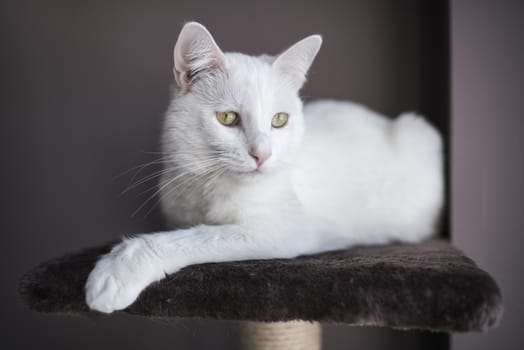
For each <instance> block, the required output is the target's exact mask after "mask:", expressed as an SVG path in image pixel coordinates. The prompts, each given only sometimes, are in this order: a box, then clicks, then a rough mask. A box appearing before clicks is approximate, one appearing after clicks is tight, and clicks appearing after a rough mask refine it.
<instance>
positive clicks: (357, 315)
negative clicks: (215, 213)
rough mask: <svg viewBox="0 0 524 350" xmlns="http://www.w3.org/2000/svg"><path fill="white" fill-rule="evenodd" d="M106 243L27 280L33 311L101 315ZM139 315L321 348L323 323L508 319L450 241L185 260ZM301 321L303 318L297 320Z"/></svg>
mask: <svg viewBox="0 0 524 350" xmlns="http://www.w3.org/2000/svg"><path fill="white" fill-rule="evenodd" d="M111 247H112V245H110V244H108V245H105V246H101V247H98V248H92V249H85V250H83V251H80V252H77V253H74V254H69V255H65V256H63V257H60V258H57V259H53V260H50V261H47V262H44V263H42V264H40V265H38V266H36V267H34V268H33V269H31V270H29V271H28V272H27V273H26V274H25V275H24V276H22V278H21V280H20V285H19V293H20V295H21V297H22V298H23V300H24V301H25V303H26V304H27V305H28V306H29V307H30V308H31V309H33V310H35V311H39V312H46V313H58V314H63V315H95V314H97V313H96V312H94V311H92V310H90V309H89V308H88V307H87V305H86V304H85V295H84V285H85V282H86V279H87V276H88V275H89V273H90V271H91V270H92V269H93V266H94V264H95V263H96V261H97V259H98V258H99V256H100V255H102V254H105V253H107V252H109V251H110V250H111ZM120 312H125V313H129V314H132V315H137V316H142V317H153V318H155V319H158V318H172V317H198V318H212V319H217V320H237V321H243V322H241V331H240V334H241V338H242V339H241V342H242V346H243V347H244V349H246V348H250V349H260V350H262V349H271V350H279V349H289V350H293V349H303V350H309V349H319V348H320V343H321V333H320V325H319V323H338V324H342V323H343V324H347V325H354V326H381V327H390V328H395V329H403V330H408V329H418V330H431V331H443V332H467V331H486V330H488V329H490V328H493V327H495V326H496V325H497V324H498V323H499V322H500V319H501V317H502V297H501V295H500V290H499V288H498V286H497V284H496V283H495V281H494V280H493V278H491V276H489V275H488V274H487V273H486V272H484V271H482V270H481V269H480V268H479V267H478V266H477V265H475V263H474V262H473V261H472V260H471V259H469V258H468V257H466V256H465V255H464V254H463V253H462V252H461V251H459V250H457V249H455V248H454V247H453V246H451V245H450V244H449V242H446V241H442V240H433V241H428V242H424V243H419V244H389V245H381V246H369V247H354V248H352V249H348V250H341V251H336V252H327V253H322V254H317V255H310V256H303V257H299V258H296V259H274V260H252V261H232V262H226V263H216V264H201V265H193V266H188V267H186V268H184V269H182V270H180V271H179V272H177V273H175V274H172V275H170V276H167V277H166V278H165V279H163V280H161V281H159V282H156V283H154V284H152V285H150V286H149V287H148V288H146V289H145V290H144V291H143V292H142V293H141V294H140V296H139V298H138V299H137V300H136V301H135V303H133V304H132V305H130V306H129V307H128V308H127V309H125V310H123V311H120ZM296 320H303V321H296Z"/></svg>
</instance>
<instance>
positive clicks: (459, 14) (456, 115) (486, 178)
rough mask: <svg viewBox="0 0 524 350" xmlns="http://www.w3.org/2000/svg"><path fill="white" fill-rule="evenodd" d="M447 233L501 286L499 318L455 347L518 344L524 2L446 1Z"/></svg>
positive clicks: (523, 265)
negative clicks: (448, 81) (449, 156)
mask: <svg viewBox="0 0 524 350" xmlns="http://www.w3.org/2000/svg"><path fill="white" fill-rule="evenodd" d="M451 10H452V11H451V20H452V106H453V107H452V116H453V118H452V146H453V158H452V159H453V160H452V167H451V169H452V179H451V180H452V185H453V186H452V193H453V197H452V238H453V242H454V243H455V244H456V245H458V246H459V247H460V248H462V249H463V250H464V251H465V252H466V253H468V254H469V255H470V256H471V257H472V258H474V259H475V260H476V261H477V263H478V264H479V265H480V266H481V267H482V268H484V269H485V270H487V271H488V272H490V273H491V274H492V275H493V276H494V277H495V279H496V280H497V281H498V283H499V284H500V286H501V288H502V294H503V298H504V304H505V315H504V319H503V321H502V325H501V326H500V327H499V328H498V329H496V330H494V331H492V332H489V333H487V334H466V335H456V336H453V348H454V349H523V348H524V335H523V331H524V328H523V326H522V324H523V322H522V318H523V314H524V307H523V301H522V300H523V296H524V278H523V277H524V259H523V255H522V249H523V247H524V231H523V228H524V184H523V182H524V98H523V97H524V95H523V93H524V37H523V35H524V26H523V23H524V22H523V21H524V2H522V1H513V2H511V1H505V2H504V1H463V0H456V1H453V2H452V7H451Z"/></svg>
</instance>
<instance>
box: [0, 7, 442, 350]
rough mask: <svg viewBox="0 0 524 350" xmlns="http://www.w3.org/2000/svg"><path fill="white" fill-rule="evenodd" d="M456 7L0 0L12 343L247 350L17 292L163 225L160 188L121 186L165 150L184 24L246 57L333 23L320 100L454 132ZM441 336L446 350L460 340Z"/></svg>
mask: <svg viewBox="0 0 524 350" xmlns="http://www.w3.org/2000/svg"><path fill="white" fill-rule="evenodd" d="M424 2H425V1H420V3H424ZM440 4H445V2H440ZM445 10H446V6H443V5H437V6H434V5H433V7H429V8H428V7H427V6H426V7H422V6H419V1H414V0H403V1H395V2H392V1H389V0H371V1H370V0H362V1H347V0H332V1H311V0H302V1H286V2H283V1H257V2H248V1H240V0H238V1H235V0H223V1H212V0H208V1H198V2H197V1H174V0H171V1H147V2H145V1H141V2H138V1H74V0H48V1H26V0H7V1H2V2H0V43H1V46H0V47H1V53H0V99H1V103H0V116H1V126H0V143H1V147H0V152H1V155H2V158H1V160H2V162H1V170H2V172H1V175H0V176H1V179H2V181H0V193H1V196H0V204H1V210H0V219H1V220H0V223H1V225H2V234H1V236H0V244H1V247H2V248H3V249H2V254H0V268H1V274H2V284H1V288H0V309H1V310H2V312H1V314H0V322H1V329H2V337H0V348H2V349H23V348H27V349H32V348H37V347H38V348H54V349H70V348H74V349H100V350H102V349H115V348H124V347H125V348H126V349H139V348H144V347H147V346H149V347H150V348H155V349H158V350H160V349H173V348H175V349H176V348H190V347H191V348H196V349H200V348H204V347H205V346H206V345H209V346H211V345H213V344H214V345H215V346H214V347H215V348H220V347H222V348H230V347H232V346H234V344H235V333H236V330H235V327H234V325H233V324H232V323H225V322H215V321H195V320H176V321H173V322H171V323H170V324H162V323H160V322H151V321H148V320H143V319H139V318H132V317H125V316H117V317H111V318H100V319H94V320H91V319H89V320H88V319H79V318H64V317H57V316H54V317H52V316H46V315H40V314H36V313H33V312H30V311H29V310H27V309H26V308H25V307H24V306H23V305H22V304H21V302H20V301H19V300H18V298H17V296H16V285H17V279H18V277H19V276H20V274H22V273H23V272H24V271H25V270H26V269H28V268H30V267H31V266H33V265H35V264H37V263H38V262H40V261H43V260H46V259H49V258H51V257H54V256H58V255H61V254H63V253H64V252H67V251H73V250H76V249H79V248H81V247H86V246H91V245H96V244H99V243H101V242H105V241H108V240H111V239H114V238H116V237H119V236H121V235H123V234H127V233H135V232H148V231H152V230H157V229H161V228H162V220H161V219H160V218H159V216H158V215H157V214H156V212H155V211H153V213H152V214H149V215H146V211H147V209H148V208H149V207H147V209H146V210H145V211H141V212H140V213H139V214H138V215H137V216H135V217H131V213H133V211H134V210H135V209H136V208H137V207H139V206H140V204H141V203H142V202H143V201H144V200H145V198H146V197H145V196H143V195H142V196H140V195H139V193H140V192H142V191H144V190H146V189H148V188H150V187H151V186H154V182H149V183H147V184H144V185H143V186H140V187H139V188H138V189H136V190H134V191H131V192H130V193H128V194H126V195H123V196H120V192H121V191H122V190H123V189H125V188H126V187H127V186H128V182H129V181H130V178H131V174H126V175H124V176H122V177H118V178H115V176H116V175H118V174H120V173H122V172H123V171H125V170H128V169H130V168H132V167H134V166H136V165H139V164H142V163H145V162H148V161H151V160H153V159H155V158H156V155H154V154H148V153H146V152H155V151H158V139H159V132H160V127H161V122H162V114H163V111H164V109H165V107H166V106H167V103H168V89H169V86H170V84H171V82H172V75H171V65H172V61H171V60H172V47H173V45H174V41H175V39H176V37H177V34H178V31H179V30H180V26H181V24H182V23H183V22H184V21H187V20H198V21H201V22H202V23H205V24H206V25H207V26H208V27H209V28H210V30H211V31H212V32H213V33H214V34H215V37H216V39H217V42H218V43H219V44H220V45H221V46H222V47H223V48H224V49H225V50H238V51H243V52H247V53H261V52H269V53H277V52H279V51H281V50H282V49H284V48H286V47H287V46H288V45H290V44H291V43H293V42H294V41H296V40H298V39H300V38H302V37H304V36H306V35H309V34H312V33H317V32H318V33H321V34H323V35H324V47H323V48H322V50H321V52H320V54H319V56H318V59H317V61H316V62H315V64H314V66H313V69H312V71H311V74H310V82H309V84H308V85H307V87H306V89H305V90H304V91H303V95H304V96H305V97H306V98H318V97H332V98H343V99H352V100H355V101H358V102H362V103H364V104H367V105H369V106H370V107H372V108H374V109H377V110H379V111H381V112H384V113H388V114H390V115H396V114H398V113H400V112H401V111H404V110H418V111H421V112H423V113H425V114H427V115H428V117H429V118H430V119H431V120H432V121H433V122H434V123H435V124H437V125H439V126H440V127H441V128H442V130H444V131H445V130H446V121H447V118H446V117H447V115H446V113H447V111H446V110H447V102H446V99H447V85H446V79H447V71H446V64H445V63H446V60H447V47H446V41H445V40H442V38H444V39H445V38H446V36H445V35H444V36H442V33H445V30H447V21H446V20H445V18H446V16H447V15H446V11H445ZM442 19H444V20H442ZM434 28H436V29H437V31H436V32H433V29H434ZM442 30H444V32H442ZM436 61H437V63H435V62H436ZM153 171H155V167H150V168H148V169H146V170H145V171H144V173H143V175H145V174H148V173H151V172H153ZM325 333H326V337H325V339H326V345H327V347H326V348H327V349H343V348H346V347H347V346H349V345H351V346H352V347H355V348H366V349H380V348H400V349H406V348H419V347H422V344H424V343H423V342H424V341H425V340H424V339H427V337H423V336H421V334H420V333H413V332H398V331H391V330H377V329H372V328H366V329H360V328H357V329H354V328H348V327H342V326H338V327H335V326H330V327H327V328H326V330H325ZM430 339H433V341H435V342H434V343H433V344H434V347H435V348H438V347H439V346H440V345H442V346H445V343H446V342H447V340H446V337H441V336H438V335H433V337H430ZM424 348H426V349H428V347H427V346H425V347H424Z"/></svg>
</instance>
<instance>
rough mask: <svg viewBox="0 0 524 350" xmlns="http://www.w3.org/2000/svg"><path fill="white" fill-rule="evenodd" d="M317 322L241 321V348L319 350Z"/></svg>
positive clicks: (251, 349) (320, 338) (320, 332)
mask: <svg viewBox="0 0 524 350" xmlns="http://www.w3.org/2000/svg"><path fill="white" fill-rule="evenodd" d="M321 340H322V331H321V327H320V324H319V323H318V322H308V321H289V322H241V323H240V348H241V349H242V350H284V349H286V350H320V347H321Z"/></svg>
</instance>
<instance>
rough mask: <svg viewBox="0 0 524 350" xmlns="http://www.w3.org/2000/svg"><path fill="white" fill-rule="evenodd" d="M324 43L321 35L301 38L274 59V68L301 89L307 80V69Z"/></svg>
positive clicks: (292, 84)
mask: <svg viewBox="0 0 524 350" xmlns="http://www.w3.org/2000/svg"><path fill="white" fill-rule="evenodd" d="M320 45H322V37H321V36H320V35H311V36H308V37H307V38H305V39H302V40H300V41H299V42H297V43H296V44H294V45H293V46H291V47H290V48H289V49H287V50H286V51H284V52H283V53H281V54H280V55H279V56H277V58H276V59H275V60H274V61H273V68H275V69H276V70H277V71H278V72H279V73H280V74H282V75H284V76H285V77H286V79H287V80H288V82H289V83H290V85H291V86H292V87H293V88H295V89H297V90H299V89H300V88H301V87H302V85H304V83H305V81H306V75H307V71H308V70H309V67H310V66H311V64H312V63H313V60H314V59H315V56H316V55H317V53H318V50H320Z"/></svg>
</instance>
